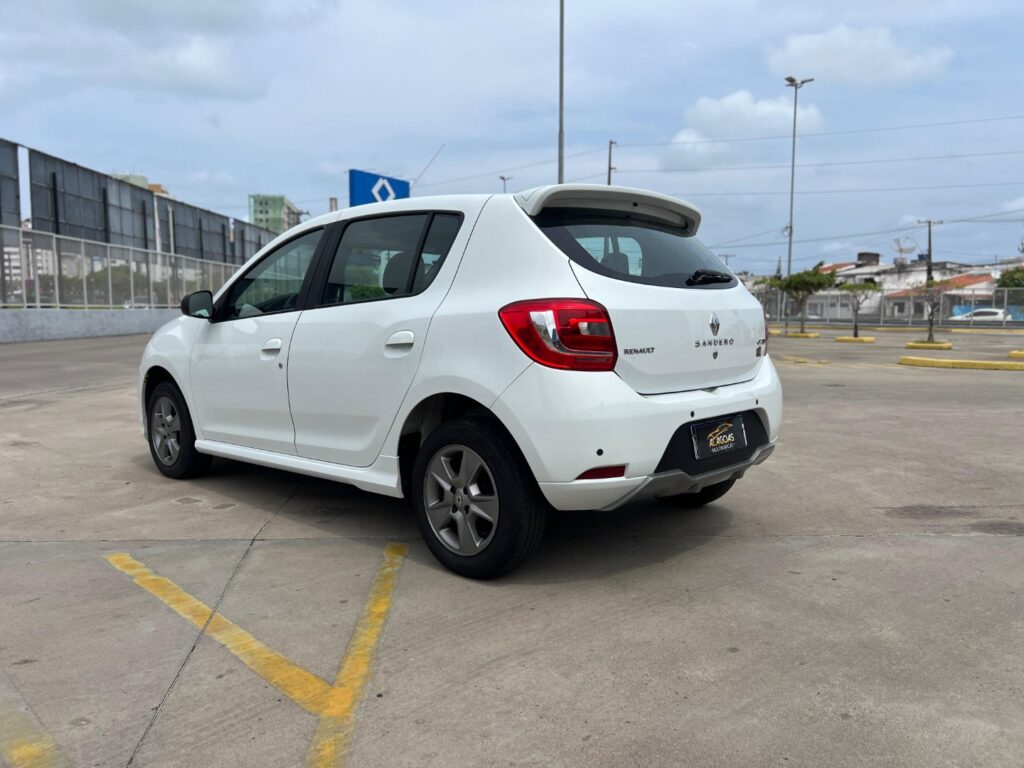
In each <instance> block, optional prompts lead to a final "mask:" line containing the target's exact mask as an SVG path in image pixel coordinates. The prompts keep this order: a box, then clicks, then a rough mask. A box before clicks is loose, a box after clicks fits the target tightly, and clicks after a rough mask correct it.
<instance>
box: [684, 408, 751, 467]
mask: <svg viewBox="0 0 1024 768" xmlns="http://www.w3.org/2000/svg"><path fill="white" fill-rule="evenodd" d="M690 433H691V434H692V435H693V453H694V455H695V456H696V457H697V458H698V459H710V458H714V457H715V456H721V455H722V454H723V453H732V452H733V451H738V450H739V449H741V448H746V447H747V433H746V431H745V430H744V428H743V416H741V415H740V414H736V415H735V416H723V417H720V418H717V419H715V420H714V421H705V422H702V423H701V424H694V425H693V426H691V427H690Z"/></svg>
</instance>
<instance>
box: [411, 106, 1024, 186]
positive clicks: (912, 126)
mask: <svg viewBox="0 0 1024 768" xmlns="http://www.w3.org/2000/svg"><path fill="white" fill-rule="evenodd" d="M1007 120H1024V115H1008V116H1006V117H980V118H975V119H973V120H946V121H943V122H935V123H913V124H908V125H890V126H881V127H875V128H852V129H849V130H845V131H819V132H817V133H801V134H800V136H801V138H804V137H814V136H847V135H852V134H858V133H876V132H883V131H904V130H913V129H918V128H939V127H944V126H952V125H973V124H977V123H993V122H1002V121H1007ZM791 138H792V137H791V135H790V134H786V135H784V136H750V137H744V138H730V139H725V138H720V139H693V140H687V141H663V142H652V143H632V144H630V143H624V144H617V146H619V147H621V148H626V147H670V146H683V145H688V144H731V143H737V142H746V141H773V140H779V139H791ZM598 152H602V153H603V152H607V147H604V146H603V147H597V148H594V149H588V150H584V151H581V152H576V153H574V154H571V155H566V156H565V157H566V159H571V158H576V157H584V156H586V155H593V154H596V153H598ZM557 162H558V158H551V159H547V160H538V161H536V162H533V163H525V164H523V165H517V166H513V167H510V168H499V169H498V170H494V171H488V172H486V173H477V174H473V175H471V176H460V177H458V178H453V179H445V180H444V181H432V182H430V183H429V184H420V185H418V186H419V188H421V189H422V188H423V187H436V186H441V185H444V184H455V183H457V182H460V181H473V180H475V179H483V178H488V177H490V178H493V177H494V176H497V175H499V174H502V173H507V172H508V171H521V170H525V169H527V168H537V167H539V166H542V165H551V164H552V163H557ZM596 176H597V174H594V177H596ZM585 178H591V177H589V176H588V177H585Z"/></svg>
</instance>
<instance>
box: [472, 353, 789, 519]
mask: <svg viewBox="0 0 1024 768" xmlns="http://www.w3.org/2000/svg"><path fill="white" fill-rule="evenodd" d="M492 409H493V410H494V412H495V414H496V415H497V416H498V417H499V418H500V419H501V420H502V421H503V423H504V424H505V425H506V426H507V427H508V428H509V431H510V432H511V433H512V436H513V437H514V438H515V439H516V441H517V443H518V444H519V446H520V448H521V449H522V451H523V454H524V456H525V457H526V460H527V462H528V463H529V465H530V468H531V469H532V470H533V473H534V476H535V477H536V479H537V482H538V483H539V485H540V488H541V491H542V492H543V493H544V495H545V497H546V498H547V500H548V501H549V502H550V503H551V504H552V505H553V506H554V507H555V508H556V509H563V510H570V509H573V510H584V509H613V508H615V507H617V506H619V505H621V504H624V503H626V502H628V501H630V500H632V499H635V498H639V497H642V496H649V495H654V496H658V495H671V494H673V493H687V492H693V491H697V490H700V488H703V487H705V486H708V485H712V484H714V483H717V482H722V481H724V480H728V479H731V478H735V477H739V476H741V475H742V474H743V473H744V472H746V471H747V470H748V469H749V468H750V467H752V466H754V465H756V464H760V463H761V462H762V461H764V460H765V459H767V458H768V456H769V455H770V454H771V452H772V450H773V449H774V446H775V440H776V438H777V435H778V428H779V423H780V422H781V420H782V388H781V385H780V383H779V379H778V374H777V373H776V372H775V368H774V366H773V365H772V363H771V359H770V358H768V359H765V361H764V363H763V364H762V366H761V368H760V370H759V371H758V373H757V375H756V376H755V377H754V378H753V379H751V380H750V381H746V382H743V383H740V384H732V385H728V386H722V387H717V388H714V389H707V390H696V391H693V392H677V393H672V394H666V395H654V396H644V395H639V394H637V393H636V392H635V391H634V390H633V389H632V388H630V387H629V386H628V385H626V384H625V383H624V382H623V381H622V380H621V379H620V378H619V377H618V376H616V375H615V374H614V373H586V372H571V371H556V370H553V369H550V368H544V367H543V366H539V365H533V366H531V367H530V368H529V369H527V370H526V371H525V372H524V373H523V375H522V376H520V377H519V378H518V379H517V380H516V381H515V382H514V383H513V384H512V385H511V386H510V387H509V388H508V390H506V391H505V393H503V394H502V396H501V397H500V398H498V400H497V401H496V402H495V403H494V405H493V406H492ZM736 413H743V414H745V418H746V419H748V420H750V421H749V423H750V424H751V425H752V426H755V427H756V429H754V430H752V432H753V433H754V434H755V435H756V439H753V440H752V441H751V444H750V449H749V450H747V451H745V452H743V453H742V454H737V456H736V460H735V462H731V463H729V461H728V459H726V458H725V457H722V460H720V461H715V462H696V461H695V460H694V458H693V456H692V449H691V448H690V447H689V438H688V434H689V424H692V423H694V422H700V421H706V420H708V419H714V418H716V417H719V416H726V415H732V414H736ZM687 451H691V453H690V455H689V456H687V455H686V454H687ZM618 465H625V467H626V470H625V476H624V477H618V478H610V479H602V480H578V479H576V478H578V477H579V476H580V475H581V474H582V473H584V472H585V471H587V470H588V469H592V468H594V467H602V466H618Z"/></svg>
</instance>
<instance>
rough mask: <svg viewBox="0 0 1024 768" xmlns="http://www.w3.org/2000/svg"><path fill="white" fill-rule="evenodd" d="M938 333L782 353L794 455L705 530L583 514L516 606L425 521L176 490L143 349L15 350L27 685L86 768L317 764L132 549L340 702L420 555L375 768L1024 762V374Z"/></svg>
mask: <svg viewBox="0 0 1024 768" xmlns="http://www.w3.org/2000/svg"><path fill="white" fill-rule="evenodd" d="M876 335H877V336H879V337H881V336H883V334H876ZM905 340H906V339H905V338H903V337H902V336H896V337H895V338H894V339H893V342H892V345H891V346H893V348H892V349H888V346H890V345H889V344H888V341H886V342H885V343H881V344H876V345H843V344H836V343H834V342H833V341H831V339H830V338H828V337H827V336H823V337H822V338H821V339H816V340H795V339H792V340H791V339H780V338H772V340H771V347H770V349H771V352H772V354H773V356H774V357H775V358H776V360H777V361H778V366H779V369H780V373H781V375H782V377H783V380H784V384H785V387H786V390H785V394H786V415H785V423H784V426H783V433H782V438H781V440H780V444H779V448H778V450H777V451H776V452H775V455H774V456H773V457H772V458H771V459H770V460H769V461H768V462H766V463H765V464H764V465H762V466H761V467H759V468H757V469H756V470H754V471H751V473H750V474H749V475H748V476H747V478H745V479H744V480H743V481H741V482H740V483H738V484H737V486H736V488H735V489H733V491H732V492H730V493H729V494H728V495H727V496H725V497H724V498H723V499H722V500H721V501H720V502H718V503H716V504H714V505H711V506H709V507H707V508H705V509H703V510H698V511H695V512H679V511H674V510H670V509H667V508H664V507H662V506H660V505H658V504H655V503H642V504H638V505H633V506H629V507H627V508H625V509H620V510H616V511H615V512H611V513H572V514H562V515H558V516H556V517H555V518H554V519H553V520H552V522H551V525H550V527H549V531H548V533H547V535H546V538H545V541H544V543H543V545H542V548H541V550H540V552H539V553H538V554H537V555H536V556H535V558H534V559H533V560H531V561H529V562H528V563H527V564H526V565H525V566H524V567H523V568H522V569H521V570H519V571H517V572H516V573H514V574H512V575H511V576H510V577H508V578H505V579H503V580H500V581H497V582H492V583H476V582H471V581H466V580H462V579H459V578H457V577H455V576H452V575H451V574H449V573H448V572H446V571H444V570H443V569H441V568H440V566H438V565H437V564H436V563H435V561H434V560H433V559H432V558H431V556H430V555H429V553H428V552H427V550H426V548H425V547H424V546H423V544H422V543H421V542H420V540H419V537H418V532H417V531H416V527H415V524H414V522H413V520H412V518H411V516H410V515H409V514H408V512H407V511H406V510H405V507H404V503H403V502H396V501H394V500H389V499H385V498H381V497H375V496H371V495H369V494H365V493H362V492H359V491H356V490H354V489H352V488H348V487H345V486H340V485H335V484H332V483H329V482H326V481H319V480H313V479H308V478H302V477H298V476H293V475H289V474H286V473H282V472H277V471H273V470H266V469H261V468H256V467H248V466H244V465H240V464H232V463H229V462H217V463H216V464H215V466H214V471H213V472H212V473H211V474H210V475H209V476H207V477H204V478H202V479H199V480H195V481H188V482H173V481H170V480H167V479H165V478H163V477H162V476H161V475H159V474H158V473H157V472H156V470H155V469H154V468H153V467H152V464H151V461H150V458H149V455H148V452H147V450H146V446H145V443H144V442H143V440H142V438H141V435H140V433H139V427H138V418H137V408H136V404H135V401H134V398H135V389H134V381H133V379H134V376H135V369H136V366H137V363H138V357H139V354H140V352H141V349H142V346H143V344H144V339H142V338H140V337H125V338H120V339H102V340H82V341H76V342H49V343H41V344H30V345H17V346H15V345H6V346H0V586H2V588H0V680H2V681H3V685H2V686H0V689H6V690H11V691H14V692H16V695H17V697H18V700H20V701H23V702H24V703H25V707H26V708H27V709H28V710H30V712H31V716H32V717H31V721H32V723H34V724H35V726H34V727H38V728H41V729H42V730H43V731H45V733H46V734H48V736H49V737H50V738H51V739H52V742H53V743H54V744H55V745H56V748H57V749H58V750H59V753H60V755H62V756H63V758H65V759H66V760H67V762H69V763H70V764H72V765H99V766H107V765H125V764H127V763H128V761H129V759H131V758H132V756H133V755H134V761H133V762H132V765H145V766H164V765H166V766H172V765H173V766H179V765H200V764H202V765H246V766H282V765H302V764H304V763H306V761H307V753H308V752H309V747H310V744H311V742H312V741H313V739H314V734H315V733H316V730H317V727H318V719H317V716H316V715H314V714H311V713H310V712H309V711H307V710H305V709H303V708H302V707H301V706H299V705H297V704H296V703H295V701H293V700H292V699H290V698H288V696H287V695H284V694H282V693H281V691H280V690H279V688H277V687H275V686H274V685H273V684H271V683H270V682H268V681H267V680H266V679H264V678H262V677H260V676H259V675H258V674H256V673H254V672H253V671H252V669H250V668H249V667H247V666H246V665H245V664H244V663H242V662H241V661H240V660H239V658H238V657H237V656H236V655H233V653H232V652H231V651H230V650H229V649H228V648H227V647H225V646H224V645H223V644H221V643H219V642H217V641H216V640H214V639H213V638H212V637H210V636H209V634H207V633H202V634H200V633H199V632H198V630H197V629H196V628H195V627H194V626H192V625H191V624H189V623H188V622H186V621H185V620H183V619H182V617H181V616H180V615H179V614H177V613H175V612H174V610H172V609H171V608H169V607H168V606H167V605H166V604H164V603H162V602H161V601H160V600H159V599H156V598H155V597H154V596H153V595H151V594H149V593H147V592H146V591H145V590H143V589H140V588H139V586H137V585H136V584H134V583H133V582H132V580H131V579H129V578H127V577H126V576H125V575H124V574H123V573H121V572H119V571H118V570H116V569H115V568H113V567H112V566H111V564H110V563H108V562H107V561H106V560H105V559H104V557H105V556H106V555H109V554H111V553H114V552H125V553H129V554H130V555H131V556H132V557H133V558H136V559H137V560H138V561H140V562H142V563H144V564H145V565H146V566H147V567H148V568H151V569H152V571H153V572H155V573H156V574H159V575H160V576H162V577H166V579H169V580H170V581H171V582H173V584H174V585H176V586H177V587H179V588H180V589H181V590H183V591H185V592H187V593H188V594H190V595H192V596H194V598H195V599H197V600H200V601H202V602H204V603H206V604H207V605H210V606H217V609H218V611H219V613H220V614H222V615H223V616H224V617H226V618H227V619H229V620H230V621H232V622H234V623H235V624H237V625H239V626H240V627H242V628H244V629H245V630H246V631H247V632H249V633H251V635H252V636H254V637H255V638H257V639H258V640H259V641H260V642H261V643H263V644H266V646H267V647H269V648H271V649H274V650H275V651H276V652H278V653H280V654H281V655H282V656H284V657H286V658H287V659H288V660H289V661H290V662H291V663H293V664H294V665H295V666H296V667H301V668H302V669H305V670H308V671H309V672H310V673H312V674H313V675H316V676H317V677H319V678H322V679H323V680H325V681H328V682H329V681H331V680H333V679H334V676H335V673H336V672H337V670H338V666H339V662H340V660H341V659H342V657H343V656H346V654H347V651H346V646H347V645H348V643H349V640H350V638H351V637H352V636H353V632H354V631H355V629H356V626H357V623H358V622H359V620H360V616H361V613H362V612H363V610H364V606H365V604H366V602H367V598H368V595H369V592H370V589H371V584H372V583H373V582H374V578H375V574H376V572H377V570H378V568H379V567H380V563H381V559H382V553H383V551H384V548H385V546H386V544H387V543H388V542H405V543H408V544H409V546H410V552H409V556H408V559H407V560H406V561H405V563H404V565H402V568H401V571H400V574H399V576H398V581H397V587H396V590H395V593H394V598H393V601H392V602H391V604H390V611H389V614H388V619H387V624H386V627H385V631H384V634H383V637H382V639H381V640H380V643H379V645H378V646H377V648H376V658H375V662H374V667H373V674H372V678H371V679H370V682H369V684H368V686H367V688H366V691H365V700H363V703H362V705H361V706H360V707H359V710H358V713H359V714H358V720H357V722H356V725H355V733H354V737H353V740H352V742H351V744H350V745H349V746H348V748H347V762H348V764H349V765H351V766H377V765H395V766H404V765H408V766H432V765H436V766H453V765H458V766H462V765H467V766H469V765H473V766H477V765H516V766H525V765H530V766H583V765H585V766H609V767H610V766H622V765H628V764H639V763H643V764H646V765H656V766H661V765H665V766H676V765H686V766H721V765H785V766H821V765H851V766H878V765H901V766H905V765H906V766H938V765H986V766H1017V765H1020V764H1021V763H1022V762H1024V726H1022V725H1021V723H1024V696H1022V692H1024V610H1022V609H1024V599H1022V595H1024V538H1022V537H1024V472H1021V470H1020V457H1021V448H1020V435H1021V432H1022V427H1024V413H1022V411H1021V409H1020V408H1019V407H1017V406H1018V405H1019V403H1020V401H1021V395H1022V394H1024V374H1017V373H1011V372H988V371H956V370H948V371H937V370H928V369H908V368H899V367H898V366H896V364H895V363H896V358H897V357H898V350H897V347H899V346H901V345H902V342H903V341H905ZM1015 341H1016V343H1017V344H1018V346H1019V340H1016V339H1013V338H1010V339H1006V340H1000V339H998V338H997V339H993V338H992V337H988V336H984V337H977V338H976V337H974V336H965V337H964V338H960V337H959V336H958V337H956V339H955V342H956V344H957V347H958V349H957V351H956V354H957V355H958V356H964V357H967V356H970V354H971V351H972V349H973V350H974V351H976V352H977V353H978V354H979V355H983V354H992V355H996V354H1001V355H1002V358H1003V359H1006V354H1005V351H1003V350H1002V349H1001V345H1003V346H1005V347H1006V349H1010V348H1012V347H1013V344H1014V342H1015ZM879 342H883V339H882V338H880V339H879ZM4 686H6V688H4ZM7 722H8V721H7V720H4V719H0V745H2V744H3V736H4V732H5V731H4V729H7V731H8V732H11V733H13V731H14V730H16V729H17V728H19V727H22V726H20V725H17V724H15V725H4V724H5V723H7ZM11 722H12V723H16V722H17V721H16V720H14V719H12V720H11ZM25 727H26V728H27V726H25ZM26 733H28V731H26ZM54 764H57V763H54Z"/></svg>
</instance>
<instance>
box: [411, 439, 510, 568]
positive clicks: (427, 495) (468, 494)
mask: <svg viewBox="0 0 1024 768" xmlns="http://www.w3.org/2000/svg"><path fill="white" fill-rule="evenodd" d="M423 505H424V507H425V511H426V514H427V521H428V522H429V523H430V529H431V530H432V531H433V532H434V535H435V536H437V538H438V540H439V541H440V542H441V543H442V544H444V546H445V547H447V548H448V549H449V550H451V551H452V552H454V553H455V554H458V555H465V556H470V555H476V554H479V553H480V552H482V551H483V550H484V549H485V548H486V547H487V545H488V544H490V543H491V540H492V539H493V538H494V532H495V531H496V530H497V529H498V510H499V504H498V494H497V491H496V488H495V484H494V476H493V475H492V474H491V470H490V469H489V468H488V466H487V463H486V462H485V461H484V460H483V458H481V456H480V454H478V453H477V452H476V451H474V450H472V449H471V448H467V447H466V446H464V445H448V446H445V447H444V448H442V449H441V450H439V451H438V452H437V453H435V454H434V457H433V458H432V459H431V460H430V464H429V465H428V466H427V473H426V476H425V477H424V479H423Z"/></svg>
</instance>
